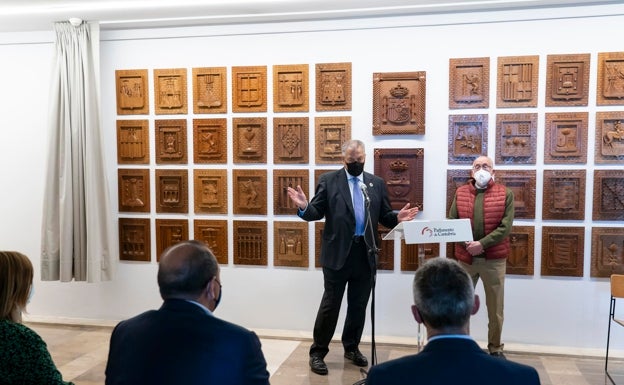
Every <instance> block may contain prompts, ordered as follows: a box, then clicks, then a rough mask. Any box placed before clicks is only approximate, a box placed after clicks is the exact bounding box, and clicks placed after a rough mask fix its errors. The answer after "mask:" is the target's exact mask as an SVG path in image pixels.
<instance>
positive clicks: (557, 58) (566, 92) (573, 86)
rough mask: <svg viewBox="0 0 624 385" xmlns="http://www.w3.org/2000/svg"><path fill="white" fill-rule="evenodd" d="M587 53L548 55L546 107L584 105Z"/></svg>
mask: <svg viewBox="0 0 624 385" xmlns="http://www.w3.org/2000/svg"><path fill="white" fill-rule="evenodd" d="M588 91H589V54H578V55H548V60H547V75H546V107H556V106H586V105H587V99H588V97H587V95H588Z"/></svg>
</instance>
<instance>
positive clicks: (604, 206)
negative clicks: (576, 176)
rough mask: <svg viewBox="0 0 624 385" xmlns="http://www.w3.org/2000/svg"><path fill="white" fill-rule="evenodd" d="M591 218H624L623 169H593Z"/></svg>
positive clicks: (606, 219)
mask: <svg viewBox="0 0 624 385" xmlns="http://www.w3.org/2000/svg"><path fill="white" fill-rule="evenodd" d="M592 219H593V220H595V221H621V220H624V170H594V201H593V215H592Z"/></svg>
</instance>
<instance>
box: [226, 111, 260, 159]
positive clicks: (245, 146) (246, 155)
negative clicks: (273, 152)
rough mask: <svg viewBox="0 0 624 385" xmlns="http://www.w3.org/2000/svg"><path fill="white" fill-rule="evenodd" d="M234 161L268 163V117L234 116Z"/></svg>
mask: <svg viewBox="0 0 624 385" xmlns="http://www.w3.org/2000/svg"><path fill="white" fill-rule="evenodd" d="M232 139H233V140H234V163H266V161H267V144H266V143H267V119H266V118H234V119H233V120H232Z"/></svg>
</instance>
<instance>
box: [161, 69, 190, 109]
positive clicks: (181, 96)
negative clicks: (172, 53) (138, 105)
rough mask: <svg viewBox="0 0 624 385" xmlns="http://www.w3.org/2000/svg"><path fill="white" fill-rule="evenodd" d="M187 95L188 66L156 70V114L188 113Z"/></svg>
mask: <svg viewBox="0 0 624 385" xmlns="http://www.w3.org/2000/svg"><path fill="white" fill-rule="evenodd" d="M186 95H187V90H186V68H172V69H158V70H154V105H155V107H156V115H171V114H186V113H187V111H188V103H187V96H186Z"/></svg>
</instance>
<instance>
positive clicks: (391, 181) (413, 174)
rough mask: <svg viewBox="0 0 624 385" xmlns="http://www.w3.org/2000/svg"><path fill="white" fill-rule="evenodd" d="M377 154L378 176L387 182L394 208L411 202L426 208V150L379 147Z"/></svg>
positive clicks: (376, 172) (420, 207) (376, 170)
mask: <svg viewBox="0 0 624 385" xmlns="http://www.w3.org/2000/svg"><path fill="white" fill-rule="evenodd" d="M374 154H375V175H377V176H379V177H381V178H382V179H383V180H384V182H385V183H386V189H387V190H388V197H389V198H390V205H391V206H392V209H393V210H400V209H401V208H402V207H403V206H405V205H406V204H407V203H409V204H410V205H411V206H412V207H418V208H419V209H420V210H423V184H424V181H423V169H424V163H425V150H424V149H422V148H414V149H408V148H401V149H399V148H383V149H382V148H376V149H375V152H374Z"/></svg>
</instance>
